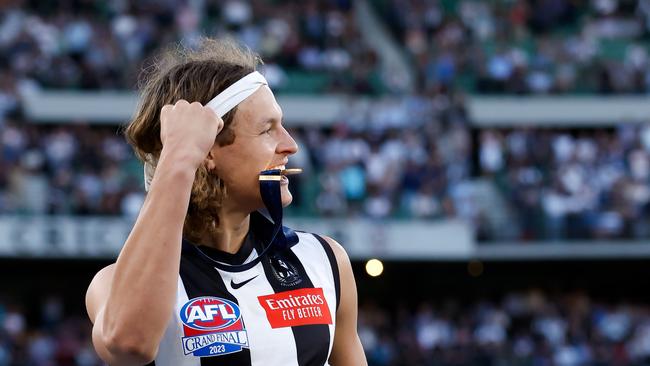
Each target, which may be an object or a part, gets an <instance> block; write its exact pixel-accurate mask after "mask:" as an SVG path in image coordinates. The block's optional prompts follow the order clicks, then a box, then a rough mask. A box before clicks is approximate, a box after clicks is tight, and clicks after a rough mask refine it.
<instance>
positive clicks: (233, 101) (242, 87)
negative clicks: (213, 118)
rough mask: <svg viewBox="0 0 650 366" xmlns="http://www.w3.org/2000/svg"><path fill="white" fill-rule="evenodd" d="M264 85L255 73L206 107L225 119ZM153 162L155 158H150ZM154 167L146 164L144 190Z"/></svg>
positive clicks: (258, 74) (232, 86)
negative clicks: (227, 114) (225, 116)
mask: <svg viewBox="0 0 650 366" xmlns="http://www.w3.org/2000/svg"><path fill="white" fill-rule="evenodd" d="M262 85H268V82H267V81H266V79H265V78H264V76H262V74H260V73H259V72H257V71H253V72H251V73H250V74H248V75H246V76H244V77H243V78H241V79H239V80H237V82H235V83H234V84H232V85H231V86H229V87H227V88H226V89H225V90H224V91H222V92H221V93H219V94H218V95H217V96H216V97H214V98H212V100H211V101H209V102H208V104H206V105H205V106H206V107H209V108H211V109H212V110H214V111H215V112H216V113H217V115H218V116H219V117H220V118H223V116H224V115H226V113H228V112H229V111H230V110H232V109H233V108H235V106H237V105H238V104H239V103H241V102H243V101H244V100H245V99H246V98H248V97H250V96H251V95H252V94H253V93H255V92H256V91H257V89H259V88H260V87H261V86H262ZM149 157H150V158H151V160H153V157H151V156H149ZM154 170H155V168H154V166H153V165H152V164H150V163H149V162H145V163H144V189H145V191H148V190H149V185H150V184H151V180H152V179H153V173H154Z"/></svg>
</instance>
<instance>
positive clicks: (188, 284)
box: [179, 242, 251, 366]
mask: <svg viewBox="0 0 650 366" xmlns="http://www.w3.org/2000/svg"><path fill="white" fill-rule="evenodd" d="M191 245H192V244H190V243H188V242H183V255H182V256H181V268H180V274H181V279H182V280H183V285H184V286H185V292H186V293H187V298H188V299H190V300H191V299H193V298H195V297H201V296H218V297H223V298H225V299H228V300H230V301H232V302H234V303H235V304H237V305H239V303H238V302H237V299H236V298H235V296H233V295H232V294H231V293H230V292H228V289H227V288H226V285H225V284H224V283H223V279H222V278H221V275H219V272H218V271H217V270H216V269H214V267H213V266H212V265H211V264H210V263H209V262H207V261H206V259H205V258H202V257H200V254H199V253H197V252H196V248H192V247H190V246H191ZM243 321H244V327H245V326H246V319H243ZM179 342H180V339H179ZM223 365H229V366H251V352H250V350H249V349H248V348H242V350H241V351H240V352H235V353H230V354H227V355H223V356H213V357H201V366H223Z"/></svg>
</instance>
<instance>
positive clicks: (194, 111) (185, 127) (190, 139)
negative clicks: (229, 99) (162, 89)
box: [160, 99, 223, 169]
mask: <svg viewBox="0 0 650 366" xmlns="http://www.w3.org/2000/svg"><path fill="white" fill-rule="evenodd" d="M222 128H223V120H222V119H221V117H219V116H218V115H217V114H216V113H215V112H214V111H213V110H212V109H210V108H208V107H204V106H203V105H202V104H201V103H199V102H194V103H191V104H190V103H189V102H187V101H186V100H182V99H181V100H179V101H178V102H176V104H174V105H171V104H167V105H165V106H163V107H162V109H161V111H160V140H161V141H162V144H163V152H170V153H172V154H174V155H175V156H180V157H182V159H183V160H184V161H186V162H187V163H189V164H191V165H192V167H193V168H195V169H197V168H198V167H199V166H200V165H201V163H202V162H203V160H204V159H205V158H206V156H207V155H208V152H209V151H210V149H211V148H212V146H213V145H214V141H215V139H216V138H217V134H218V133H219V132H220V131H221V129H222Z"/></svg>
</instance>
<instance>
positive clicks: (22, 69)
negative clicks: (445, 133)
mask: <svg viewBox="0 0 650 366" xmlns="http://www.w3.org/2000/svg"><path fill="white" fill-rule="evenodd" d="M355 24H356V23H355V22H354V11H353V9H352V6H351V1H350V0H335V1H334V0H332V1H322V0H309V1H273V2H269V1H264V0H250V1H248V0H228V1H224V2H214V1H179V0H164V1H161V0H138V1H123V0H120V1H108V2H107V1H99V0H66V1H37V0H10V1H3V2H1V3H0V70H1V71H0V89H2V87H3V86H4V87H5V88H10V87H12V88H18V89H19V88H30V87H31V88H33V87H44V88H73V89H133V88H134V87H135V86H136V80H137V77H138V74H139V73H140V70H141V69H142V68H143V67H144V66H145V63H144V62H145V61H147V59H148V58H150V57H151V56H152V55H154V54H155V52H156V51H157V50H158V49H159V48H160V47H163V46H166V45H168V44H171V43H173V42H179V41H180V42H182V43H183V44H185V45H187V46H192V45H193V44H195V43H196V42H197V41H198V40H199V39H200V37H201V36H202V35H208V36H212V37H215V36H216V37H221V36H230V37H234V38H236V39H238V40H240V41H241V42H243V43H244V44H246V45H248V46H249V47H251V48H252V49H253V50H255V51H257V52H258V53H259V54H260V55H261V56H262V58H263V60H265V63H266V65H265V72H266V77H267V79H268V80H269V82H270V83H271V85H272V86H273V87H275V88H276V89H280V90H281V89H282V88H283V87H285V86H287V85H286V84H287V83H289V82H290V80H289V79H288V75H287V73H288V72H289V71H291V70H299V71H303V72H308V73H312V74H313V73H319V72H320V75H321V76H323V77H326V80H325V81H324V82H322V84H323V85H321V87H320V90H318V91H321V92H324V91H350V92H362V93H363V92H365V93H369V92H373V86H372V85H370V84H369V83H368V79H369V78H371V75H372V74H373V73H374V72H375V68H376V65H377V61H376V59H375V56H374V54H373V52H372V51H371V50H370V49H369V48H368V47H367V46H366V44H365V43H364V42H363V41H362V40H361V37H360V36H359V34H358V29H357V28H356V26H355ZM353 61H354V62H353ZM1 103H2V100H1V98H0V104H1Z"/></svg>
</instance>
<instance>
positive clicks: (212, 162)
mask: <svg viewBox="0 0 650 366" xmlns="http://www.w3.org/2000/svg"><path fill="white" fill-rule="evenodd" d="M216 147H217V144H215V145H214V146H213V147H212V149H210V151H209V152H208V156H206V157H205V160H204V163H205V167H206V168H207V169H208V171H213V170H214V169H215V168H216V167H217V161H216V155H217V154H216Z"/></svg>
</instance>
